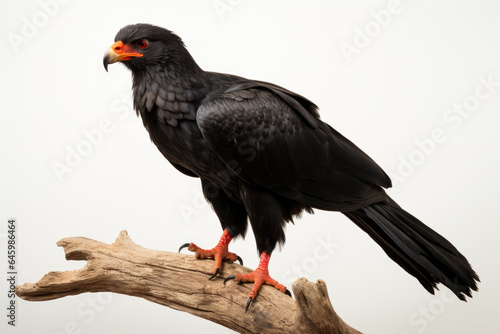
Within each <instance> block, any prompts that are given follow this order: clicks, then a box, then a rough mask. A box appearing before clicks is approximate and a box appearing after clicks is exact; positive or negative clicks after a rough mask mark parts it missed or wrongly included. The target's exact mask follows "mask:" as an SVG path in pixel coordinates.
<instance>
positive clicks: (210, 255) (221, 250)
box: [179, 230, 243, 279]
mask: <svg viewBox="0 0 500 334" xmlns="http://www.w3.org/2000/svg"><path fill="white" fill-rule="evenodd" d="M232 239H233V238H232V237H231V235H230V234H229V232H228V231H227V230H224V232H223V233H222V237H221V238H220V240H219V243H218V244H217V246H215V247H214V248H212V249H203V248H200V247H198V246H196V245H195V244H194V243H192V242H191V243H187V244H184V245H182V246H181V247H180V248H179V252H180V251H181V250H182V249H183V248H185V247H188V250H190V251H191V252H194V256H195V257H196V258H197V259H214V260H215V267H214V270H213V272H212V276H211V277H210V278H209V279H212V278H214V277H215V276H217V275H218V274H219V272H220V269H221V266H222V261H225V262H226V261H227V262H230V263H233V262H234V261H236V260H238V261H240V263H241V264H243V261H242V260H241V258H240V257H239V256H237V255H236V254H234V253H231V252H229V250H228V245H229V243H230V242H231V240H232Z"/></svg>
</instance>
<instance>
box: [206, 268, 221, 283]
mask: <svg viewBox="0 0 500 334" xmlns="http://www.w3.org/2000/svg"><path fill="white" fill-rule="evenodd" d="M219 272H220V268H217V270H216V271H215V273H214V274H213V275H212V276H210V278H209V279H208V280H209V281H210V280H212V279H213V278H214V277H215V276H217V275H219Z"/></svg>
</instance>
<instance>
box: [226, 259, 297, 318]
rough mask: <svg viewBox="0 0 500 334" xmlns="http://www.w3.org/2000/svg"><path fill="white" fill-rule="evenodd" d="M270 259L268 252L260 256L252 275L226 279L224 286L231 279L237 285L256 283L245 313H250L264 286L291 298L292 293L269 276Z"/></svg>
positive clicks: (249, 296) (238, 275)
mask: <svg viewBox="0 0 500 334" xmlns="http://www.w3.org/2000/svg"><path fill="white" fill-rule="evenodd" d="M270 258H271V255H268V254H267V253H266V252H262V254H261V256H260V262H259V266H258V267H257V269H255V270H254V271H252V272H251V273H250V274H244V275H242V274H237V275H231V276H228V277H226V278H225V279H224V284H225V283H226V282H227V281H228V280H230V279H234V281H235V282H236V283H247V282H253V283H254V284H253V287H252V290H251V291H250V293H249V294H248V301H247V306H246V308H245V312H246V311H248V308H249V307H250V304H251V303H252V301H253V300H254V299H255V297H257V293H258V292H259V290H260V288H261V286H262V285H263V284H266V285H271V286H274V287H275V288H276V289H278V290H279V291H281V292H283V293H285V294H287V295H289V296H291V293H290V291H288V289H287V288H286V287H285V286H284V285H283V284H280V283H278V281H276V280H275V279H273V278H271V276H269V269H268V267H269V259H270Z"/></svg>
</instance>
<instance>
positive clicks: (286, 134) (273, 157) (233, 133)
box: [197, 81, 391, 211]
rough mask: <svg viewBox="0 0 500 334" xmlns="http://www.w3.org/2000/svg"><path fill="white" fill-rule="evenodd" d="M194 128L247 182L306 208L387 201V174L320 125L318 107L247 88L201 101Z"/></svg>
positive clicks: (256, 86)
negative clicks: (299, 203)
mask: <svg viewBox="0 0 500 334" xmlns="http://www.w3.org/2000/svg"><path fill="white" fill-rule="evenodd" d="M197 122H198V125H199V127H200V129H201V132H202V134H203V136H204V137H205V139H206V140H207V141H208V142H209V144H210V146H211V148H212V149H213V150H214V151H215V152H216V153H217V154H218V155H219V157H220V158H221V159H222V160H223V161H224V162H225V163H226V164H227V165H228V166H229V167H230V168H232V169H233V171H235V172H236V173H237V174H238V175H239V176H240V177H241V178H243V179H244V180H245V181H247V182H249V183H252V184H255V185H258V186H261V187H265V188H268V189H270V190H272V191H274V192H276V193H278V194H280V195H283V196H285V197H288V198H291V199H293V200H296V201H298V202H301V203H303V204H305V205H308V206H312V207H316V208H320V209H325V210H335V211H350V210H354V209H356V208H360V207H364V206H366V205H369V204H371V203H375V202H379V201H381V200H383V199H384V198H385V196H386V195H385V192H384V191H383V190H382V189H381V188H380V187H390V185H391V181H390V179H389V177H388V176H387V174H385V173H384V171H383V170H382V169H381V168H380V167H379V166H378V165H377V164H376V163H375V162H374V161H373V160H372V159H371V158H370V157H368V156H367V155H366V154H365V153H364V152H363V151H361V150H360V149H359V148H358V147H356V146H355V145H354V144H353V143H351V142H350V141H349V140H347V139H346V138H345V137H343V136H342V135H341V134H340V133H338V132H337V131H335V130H334V129H333V128H331V127H330V126H329V125H328V124H326V123H324V122H322V121H321V120H319V118H318V115H317V113H316V112H315V106H314V104H312V103H311V102H310V101H308V100H306V99H305V98H303V97H301V96H300V95H297V94H294V93H292V92H289V91H287V90H285V89H283V88H281V87H278V86H275V85H272V84H267V83H262V82H255V81H254V82H249V83H244V84H239V85H237V86H233V87H231V88H229V89H227V90H226V91H225V92H224V93H221V94H219V95H217V96H214V97H212V98H211V99H210V100H208V101H204V102H203V104H202V105H201V106H200V108H199V109H198V111H197Z"/></svg>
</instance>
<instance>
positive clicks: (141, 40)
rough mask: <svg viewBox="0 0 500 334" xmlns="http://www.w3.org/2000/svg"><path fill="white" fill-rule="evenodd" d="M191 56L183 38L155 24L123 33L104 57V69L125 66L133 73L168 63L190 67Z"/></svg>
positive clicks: (116, 38) (121, 32)
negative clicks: (114, 65) (111, 65)
mask: <svg viewBox="0 0 500 334" xmlns="http://www.w3.org/2000/svg"><path fill="white" fill-rule="evenodd" d="M190 61H192V62H193V63H194V60H192V58H191V56H190V55H189V53H188V52H187V50H186V48H185V47H184V43H183V42H182V40H181V39H180V37H179V36H177V35H176V34H174V33H173V32H171V31H170V30H167V29H164V28H161V27H157V26H154V25H151V24H144V23H140V24H133V25H128V26H125V27H123V28H122V29H120V31H119V32H118V33H117V34H116V37H115V43H114V44H113V45H111V47H109V48H108V50H106V53H105V54H104V59H103V63H104V68H105V69H106V71H107V70H108V64H113V63H116V62H123V64H124V65H125V66H127V67H128V68H129V69H130V70H132V72H136V71H142V70H144V69H147V68H151V67H156V66H162V65H163V66H164V65H166V64H168V63H173V64H175V63H178V64H183V63H189V62H190Z"/></svg>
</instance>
